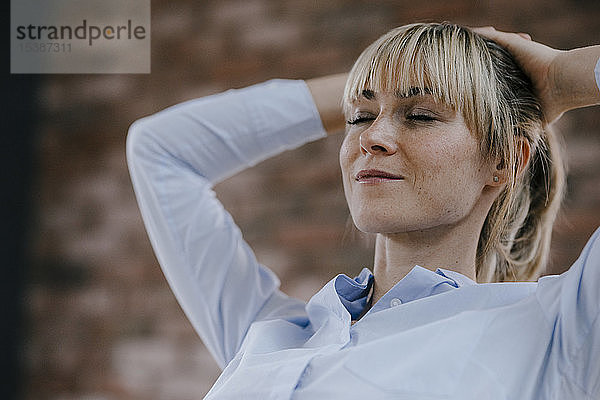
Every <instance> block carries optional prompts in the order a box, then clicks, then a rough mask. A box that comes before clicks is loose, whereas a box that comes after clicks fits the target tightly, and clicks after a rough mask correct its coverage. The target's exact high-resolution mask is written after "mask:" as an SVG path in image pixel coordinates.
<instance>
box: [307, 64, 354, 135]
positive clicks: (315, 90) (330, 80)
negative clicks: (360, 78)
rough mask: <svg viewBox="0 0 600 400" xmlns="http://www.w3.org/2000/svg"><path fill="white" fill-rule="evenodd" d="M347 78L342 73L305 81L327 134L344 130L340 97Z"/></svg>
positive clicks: (346, 75)
mask: <svg viewBox="0 0 600 400" xmlns="http://www.w3.org/2000/svg"><path fill="white" fill-rule="evenodd" d="M347 77H348V74H347V73H342V74H335V75H328V76H324V77H320V78H313V79H308V80H306V84H307V86H308V89H309V90H310V93H311V94H312V97H313V99H314V101H315V104H316V106H317V110H319V114H320V116H321V121H322V122H323V127H324V128H325V130H326V131H327V133H328V134H332V133H335V132H339V131H341V130H342V129H344V123H345V121H344V115H343V113H342V95H343V93H344V86H345V85H346V78H347Z"/></svg>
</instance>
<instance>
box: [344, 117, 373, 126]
mask: <svg viewBox="0 0 600 400" xmlns="http://www.w3.org/2000/svg"><path fill="white" fill-rule="evenodd" d="M374 119H375V118H373V117H358V118H356V119H353V120H350V121H346V123H347V124H349V125H357V124H361V123H363V122H369V121H373V120H374Z"/></svg>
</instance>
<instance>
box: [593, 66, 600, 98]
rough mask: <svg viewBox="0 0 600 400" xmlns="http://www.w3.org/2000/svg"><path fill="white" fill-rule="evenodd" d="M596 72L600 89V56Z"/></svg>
mask: <svg viewBox="0 0 600 400" xmlns="http://www.w3.org/2000/svg"><path fill="white" fill-rule="evenodd" d="M594 74H596V85H597V86H598V90H600V58H598V61H597V62H596V68H594Z"/></svg>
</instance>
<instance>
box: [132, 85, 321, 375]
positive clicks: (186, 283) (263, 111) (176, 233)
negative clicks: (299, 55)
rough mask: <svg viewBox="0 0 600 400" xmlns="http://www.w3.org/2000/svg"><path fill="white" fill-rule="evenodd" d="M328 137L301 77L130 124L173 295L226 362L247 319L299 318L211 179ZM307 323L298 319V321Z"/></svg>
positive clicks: (137, 173) (141, 187)
mask: <svg viewBox="0 0 600 400" xmlns="http://www.w3.org/2000/svg"><path fill="white" fill-rule="evenodd" d="M323 136H325V131H324V129H323V126H322V124H321V120H320V118H319V114H318V111H317V109H316V106H315V105H314V102H313V100H312V96H311V94H310V92H309V90H308V88H307V86H306V84H305V82H304V81H290V80H271V81H268V82H265V83H262V84H258V85H254V86H250V87H248V88H244V89H232V90H229V91H226V92H223V93H220V94H216V95H213V96H208V97H205V98H200V99H196V100H191V101H188V102H185V103H181V104H179V105H176V106H173V107H171V108H168V109H166V110H163V111H161V112H159V113H157V114H154V115H152V116H149V117H146V118H143V119H141V120H138V121H136V122H134V123H133V124H132V126H131V127H130V129H129V133H128V136H127V161H128V166H129V171H130V175H131V179H132V183H133V187H134V191H135V194H136V198H137V201H138V204H139V208H140V211H141V214H142V218H143V220H144V224H145V226H146V230H147V232H148V236H149V238H150V242H151V243H152V246H153V248H154V252H155V254H156V256H157V258H158V261H159V263H160V265H161V267H162V269H163V272H164V274H165V277H166V279H167V281H168V282H169V284H170V286H171V288H172V290H173V292H174V293H175V296H176V297H177V299H178V301H179V303H180V305H181V307H182V308H183V310H184V312H185V314H186V315H187V317H188V318H189V320H190V321H191V323H192V325H193V326H194V328H195V329H196V331H197V332H198V333H199V335H200V337H201V338H202V340H203V341H204V343H205V344H206V346H207V347H208V349H209V350H210V351H211V353H212V354H213V356H214V357H215V359H216V361H217V363H218V364H219V365H220V366H221V368H223V367H224V366H225V365H226V364H227V363H228V362H229V361H230V360H231V359H232V358H233V357H234V355H235V353H236V352H237V350H238V349H239V347H240V345H241V342H242V341H243V339H244V336H245V334H246V332H247V330H248V328H249V326H250V324H251V323H252V322H253V321H255V320H259V319H269V318H275V317H282V318H286V319H288V320H290V321H292V322H294V321H296V322H298V321H302V320H303V318H304V317H303V316H304V315H305V314H304V313H305V312H304V303H303V302H301V301H300V300H296V299H292V298H288V297H287V296H285V295H284V294H283V293H281V292H280V291H279V289H278V288H279V280H278V279H277V277H276V276H275V274H274V273H273V272H272V271H270V270H269V269H267V268H266V267H264V266H262V265H260V264H259V263H258V262H257V260H256V258H255V256H254V253H253V252H252V250H251V249H250V248H249V246H248V245H247V243H246V242H245V241H244V240H243V238H242V235H241V233H240V230H239V228H238V227H237V226H236V225H235V223H234V222H233V220H232V218H231V215H230V214H229V213H228V212H227V211H225V209H224V208H223V206H222V205H221V203H220V202H219V201H218V200H217V199H216V197H215V194H214V192H213V190H212V186H213V185H214V184H215V183H217V182H219V181H221V180H223V179H225V178H227V177H229V176H231V175H233V174H235V173H236V172H239V171H240V170H242V169H244V168H247V167H249V166H252V165H255V164H256V163H258V162H260V161H262V160H264V159H266V158H268V157H270V156H273V155H275V154H278V153H280V152H282V151H284V150H287V149H292V148H295V147H298V146H300V145H302V144H304V143H306V142H308V141H310V140H315V139H318V138H321V137H323ZM298 323H300V322H298Z"/></svg>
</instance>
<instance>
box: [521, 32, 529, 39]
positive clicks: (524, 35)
mask: <svg viewBox="0 0 600 400" xmlns="http://www.w3.org/2000/svg"><path fill="white" fill-rule="evenodd" d="M518 35H519V36H521V37H522V38H523V39H527V40H531V35H530V34H529V33H524V32H519V33H518Z"/></svg>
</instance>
